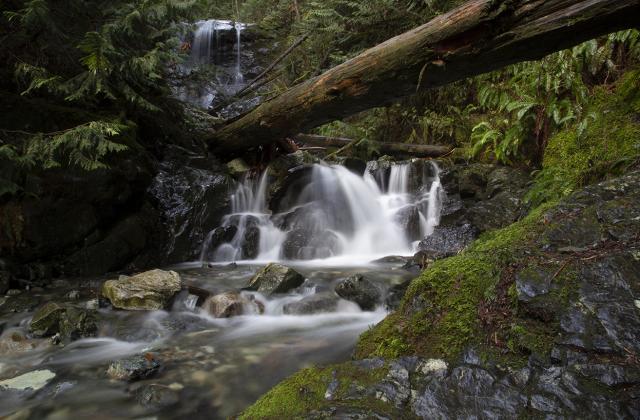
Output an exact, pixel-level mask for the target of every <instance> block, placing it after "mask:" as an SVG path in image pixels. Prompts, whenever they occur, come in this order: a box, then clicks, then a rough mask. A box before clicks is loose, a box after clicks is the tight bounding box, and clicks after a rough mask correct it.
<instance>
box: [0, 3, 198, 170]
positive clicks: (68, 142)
mask: <svg viewBox="0 0 640 420" xmlns="http://www.w3.org/2000/svg"><path fill="white" fill-rule="evenodd" d="M197 6H198V5H197V3H196V2H195V1H194V0H180V1H175V0H130V1H123V0H119V1H106V0H88V1H81V0H62V1H54V0H22V1H20V0H12V1H7V2H3V5H2V13H1V14H0V28H1V29H0V39H2V42H3V49H2V52H0V60H2V63H3V64H2V67H0V80H1V81H0V91H2V92H5V95H3V97H5V98H8V97H15V96H18V95H19V96H18V97H19V98H22V102H23V103H24V104H30V103H37V104H39V105H41V104H42V101H44V103H46V104H48V105H55V106H64V107H67V109H68V110H69V112H68V113H74V112H75V111H74V110H77V112H78V113H83V114H87V113H88V115H84V116H83V118H82V119H83V120H84V121H82V122H81V123H80V124H77V121H75V120H76V118H71V120H74V121H73V122H71V121H68V120H65V119H64V118H62V119H58V120H56V121H53V122H48V123H47V124H36V123H34V122H33V121H27V122H26V124H25V121H19V122H18V121H12V118H11V117H9V116H5V117H6V118H5V119H4V120H3V121H2V127H3V129H2V130H0V159H2V160H4V161H5V162H13V163H15V164H18V165H19V166H22V167H40V168H45V169H46V168H51V167H56V166H60V165H62V166H70V167H78V168H81V169H84V170H93V169H99V168H104V167H106V165H107V164H106V161H105V159H107V158H108V157H109V156H110V155H111V154H113V153H117V152H122V151H124V150H126V149H127V148H128V147H130V146H131V145H132V144H131V139H132V138H133V137H132V136H131V134H132V133H131V131H135V128H136V125H137V124H138V123H139V122H140V121H144V120H147V121H149V120H151V121H153V120H162V119H166V118H167V117H171V116H176V115H179V114H180V112H181V106H180V104H179V102H178V101H176V100H174V99H172V97H171V93H172V92H171V86H170V80H171V76H172V73H173V72H174V71H175V68H176V65H177V63H179V62H180V60H181V56H180V53H179V48H178V46H179V39H178V36H179V35H180V34H181V32H184V31H186V30H187V29H188V27H187V26H185V25H184V24H183V22H184V21H185V20H187V19H189V18H190V17H191V16H192V15H193V13H194V12H195V11H196V10H197ZM34 100H40V102H37V101H36V102H33V101H34ZM28 106H29V105H27V107H28ZM7 107H9V106H8V105H7ZM31 108H32V112H34V113H40V112H47V111H48V109H47V108H39V106H37V105H34V106H32V107H31ZM25 125H30V126H31V125H35V126H33V127H32V128H31V129H30V130H28V131H27V130H25ZM52 128H54V129H52Z"/></svg>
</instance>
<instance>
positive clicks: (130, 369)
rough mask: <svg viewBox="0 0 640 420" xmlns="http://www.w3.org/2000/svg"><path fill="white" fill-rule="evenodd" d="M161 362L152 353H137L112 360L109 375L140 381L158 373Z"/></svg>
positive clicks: (123, 379)
mask: <svg viewBox="0 0 640 420" xmlns="http://www.w3.org/2000/svg"><path fill="white" fill-rule="evenodd" d="M159 370H160V362H159V361H158V359H157V358H156V357H155V356H154V355H153V354H151V353H146V354H143V355H136V356H131V357H127V358H125V359H120V360H116V361H114V362H112V363H111V364H110V365H109V368H108V369H107V376H108V377H109V378H111V379H117V380H120V381H138V380H142V379H147V378H150V377H152V376H154V375H155V374H157V373H158V371H159Z"/></svg>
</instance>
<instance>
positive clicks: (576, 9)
mask: <svg viewBox="0 0 640 420" xmlns="http://www.w3.org/2000/svg"><path fill="white" fill-rule="evenodd" d="M639 20H640V0H505V1H497V0H471V1H469V2H467V3H465V4H463V5H462V6H460V7H458V8H456V9H454V10H452V11H450V12H448V13H446V14H444V15H440V16H438V17H436V18H435V19H433V20H431V21H430V22H428V23H426V24H424V25H422V26H420V27H418V28H415V29H413V30H411V31H409V32H405V33H404V34H401V35H399V36H396V37H395V38H391V39H389V40H387V41H386V42H384V43H382V44H380V45H377V46H375V47H373V48H371V49H369V50H367V51H365V52H363V53H362V54H360V55H358V56H357V57H355V58H353V59H351V60H349V61H347V62H345V63H343V64H341V65H339V66H336V67H334V68H332V69H330V70H328V71H327V72H325V73H323V74H321V75H320V76H318V77H315V78H313V79H310V80H307V81H305V82H303V83H300V84H298V85H296V86H294V87H292V88H291V89H289V90H287V91H286V92H284V93H282V94H281V95H279V96H277V97H276V98H274V99H272V100H269V101H268V102H265V103H263V104H262V105H260V106H259V107H257V108H256V109H255V110H253V111H251V112H249V113H248V114H246V115H244V116H243V117H242V118H240V119H238V120H236V121H234V122H232V123H230V124H229V125H227V126H225V127H223V128H222V129H221V130H219V131H218V132H215V133H213V134H212V135H211V136H210V137H209V138H208V141H209V145H210V147H211V148H212V150H213V151H214V153H218V154H222V153H237V152H239V151H245V150H247V149H250V148H253V147H256V146H260V145H264V144H268V143H271V142H273V141H274V140H276V139H278V138H283V137H286V136H287V135H292V134H295V133H299V132H304V131H306V130H308V129H310V128H313V127H316V126H319V125H321V124H324V123H327V122H330V121H333V120H336V119H340V118H344V117H346V116H348V115H352V114H354V113H357V112H360V111H363V110H365V109H369V108H372V107H376V106H384V105H387V104H390V103H392V102H394V101H396V100H398V99H400V98H403V97H406V96H409V95H412V94H415V93H416V91H418V90H421V89H428V88H432V87H436V86H441V85H444V84H447V83H450V82H453V81H456V80H460V79H463V78H467V77H470V76H475V75H478V74H481V73H485V72H489V71H493V70H496V69H499V68H501V67H504V66H506V65H509V64H513V63H516V62H520V61H526V60H534V59H539V58H541V57H543V56H545V55H547V54H549V53H552V52H555V51H559V50H562V49H565V48H568V47H571V46H573V45H576V44H578V43H580V42H583V41H586V40H588V39H591V38H594V37H596V36H599V35H602V34H605V33H609V32H613V31H617V30H622V29H626V28H631V27H634V26H637V25H638V24H639V23H640V22H639Z"/></svg>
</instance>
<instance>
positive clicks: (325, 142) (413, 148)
mask: <svg viewBox="0 0 640 420" xmlns="http://www.w3.org/2000/svg"><path fill="white" fill-rule="evenodd" d="M295 140H296V141H298V142H300V143H303V144H305V145H309V146H319V147H324V148H327V147H344V146H347V145H349V144H351V143H352V142H353V140H352V139H346V138H343V137H327V136H318V135H315V134H298V135H297V136H295ZM375 144H376V146H378V150H380V153H381V154H383V155H390V156H413V157H423V158H426V157H431V158H436V157H441V156H444V155H446V154H448V153H450V152H451V150H452V148H451V147H450V146H438V145H424V144H406V143H391V142H375Z"/></svg>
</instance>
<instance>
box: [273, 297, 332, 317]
mask: <svg viewBox="0 0 640 420" xmlns="http://www.w3.org/2000/svg"><path fill="white" fill-rule="evenodd" d="M339 302H340V299H339V298H338V297H337V296H336V295H335V294H334V293H329V292H327V293H317V294H315V295H311V296H307V297H305V298H303V299H302V300H299V301H297V302H292V303H287V304H286V305H284V307H283V308H282V310H283V312H284V313H285V314H293V315H310V314H317V313H323V312H335V310H336V308H337V307H338V303H339Z"/></svg>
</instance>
